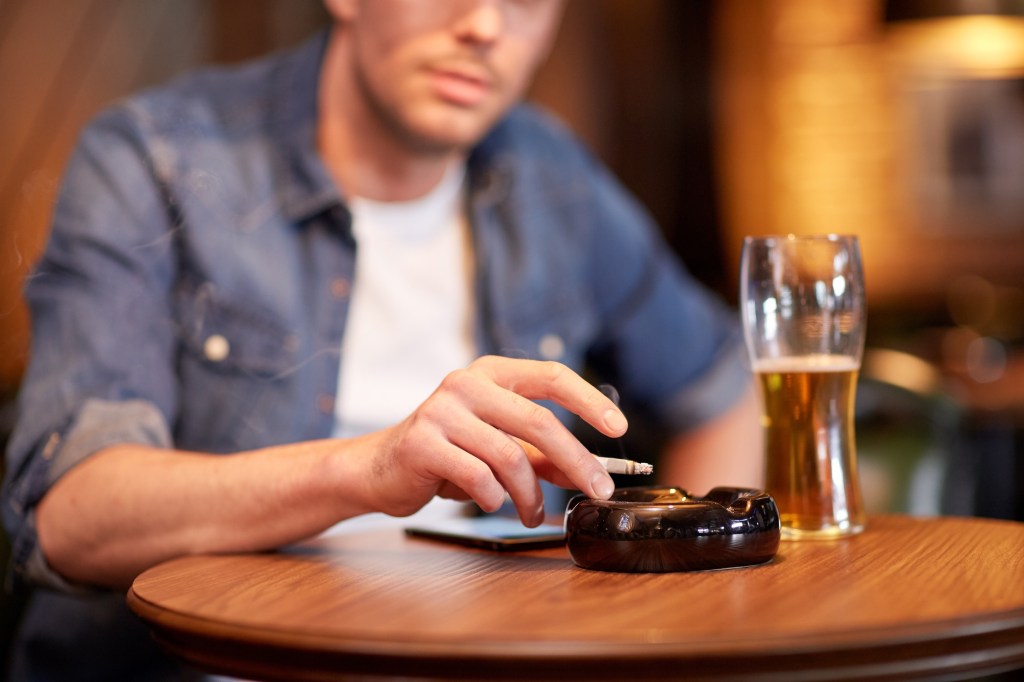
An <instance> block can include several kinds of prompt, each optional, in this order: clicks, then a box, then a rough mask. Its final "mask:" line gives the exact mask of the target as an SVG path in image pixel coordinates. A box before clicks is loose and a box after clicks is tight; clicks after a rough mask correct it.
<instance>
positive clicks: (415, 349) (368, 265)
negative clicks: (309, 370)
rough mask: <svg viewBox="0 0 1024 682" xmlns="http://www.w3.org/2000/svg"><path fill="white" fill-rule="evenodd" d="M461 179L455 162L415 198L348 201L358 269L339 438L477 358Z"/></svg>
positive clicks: (395, 413)
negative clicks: (435, 183) (391, 200)
mask: <svg viewBox="0 0 1024 682" xmlns="http://www.w3.org/2000/svg"><path fill="white" fill-rule="evenodd" d="M464 176H465V166H464V164H458V165H455V166H453V167H452V168H450V169H449V170H448V172H447V173H446V174H445V176H444V178H443V179H442V180H441V182H440V183H439V184H438V185H437V186H436V187H435V188H434V189H432V190H431V191H430V192H429V193H428V194H426V195H425V196H422V197H420V198H418V199H414V200H412V201H402V202H379V201H371V200H369V199H362V198H353V199H352V201H351V203H350V209H351V211H352V230H353V233H354V235H355V239H356V266H355V279H354V281H353V283H352V292H351V296H352V298H351V300H350V302H349V313H348V321H347V326H346V328H345V335H344V339H343V340H342V345H341V368H340V372H339V376H338V396H337V401H336V404H335V432H334V435H335V436H336V437H351V436H357V435H360V434H363V433H367V432H369V431H375V430H377V429H380V428H383V427H385V426H390V425H392V424H395V423H397V422H399V421H401V420H402V419H403V418H404V417H406V416H408V415H409V414H411V413H412V411H413V410H414V409H415V408H416V406H418V405H419V404H420V403H422V402H423V401H424V400H425V399H426V398H427V397H428V396H429V395H430V394H431V393H432V392H433V391H434V389H435V388H437V386H438V384H440V382H441V380H442V379H443V378H444V376H445V375H446V374H447V373H448V372H450V371H452V370H453V369H457V368H459V367H465V366H466V365H467V364H469V363H470V362H471V361H472V360H473V358H474V357H475V356H476V345H475V343H474V333H473V331H474V330H473V301H472V293H471V292H472V290H473V287H472V270H473V268H472V249H471V248H470V235H469V227H468V223H467V220H466V216H465V210H464V205H463V190H462V184H463V179H464Z"/></svg>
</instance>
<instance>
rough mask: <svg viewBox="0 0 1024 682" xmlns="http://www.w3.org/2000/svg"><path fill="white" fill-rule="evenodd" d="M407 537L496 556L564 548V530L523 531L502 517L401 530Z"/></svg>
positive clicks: (439, 521) (551, 526) (441, 522)
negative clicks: (449, 543)
mask: <svg viewBox="0 0 1024 682" xmlns="http://www.w3.org/2000/svg"><path fill="white" fill-rule="evenodd" d="M405 532H406V534H407V535H410V536H412V537H418V538H427V539H430V540H439V541H442V542H451V543H455V544H458V545H467V546H469V547H480V548H483V549H490V550H494V551H498V552H508V551H517V550H525V549H541V548H544V547H560V546H562V545H564V544H565V529H564V528H563V527H562V526H556V525H554V524H550V523H545V524H541V525H539V526H537V527H536V528H527V527H526V526H524V525H523V524H522V523H521V522H520V521H519V519H517V518H511V517H506V516H474V517H467V518H452V519H437V520H431V521H424V522H423V523H420V524H418V525H415V526H408V527H406V529H405Z"/></svg>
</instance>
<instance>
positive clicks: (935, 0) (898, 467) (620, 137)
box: [0, 0, 1024, 518]
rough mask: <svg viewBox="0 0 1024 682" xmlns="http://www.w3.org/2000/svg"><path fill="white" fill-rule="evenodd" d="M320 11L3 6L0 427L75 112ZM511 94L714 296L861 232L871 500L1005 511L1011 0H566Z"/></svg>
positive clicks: (1011, 271)
mask: <svg viewBox="0 0 1024 682" xmlns="http://www.w3.org/2000/svg"><path fill="white" fill-rule="evenodd" d="M325 23H326V15H325V12H324V10H323V8H322V6H321V4H320V2H319V1H318V0H74V1H71V2H69V1H67V0H3V2H0V102H2V104H0V439H2V435H3V434H4V433H6V431H7V430H8V429H9V427H10V423H11V421H12V420H13V410H12V407H11V401H12V400H13V396H14V394H15V392H16V390H17V386H18V383H19V380H20V377H21V375H22V372H23V371H24V368H25V363H26V361H27V353H28V320H27V315H26V311H25V309H24V307H23V304H22V302H21V298H20V289H21V282H22V280H23V278H24V276H25V275H26V273H27V272H28V270H29V268H30V266H31V264H32V263H33V261H34V260H35V259H36V258H37V256H38V254H39V253H40V251H41V249H42V247H43V245H44V243H45V240H46V236H47V230H48V221H49V215H50V211H51V207H52V204H53V200H54V196H55V192H56V190H57V186H58V183H59V181H60V176H61V172H62V168H63V165H64V163H65V161H66V159H67V157H68V154H69V152H70V150H71V147H72V145H73V144H74V141H75V138H76V135H77V132H78V130H79V129H80V128H81V126H82V125H83V124H84V123H85V122H86V121H87V120H88V119H89V118H90V117H91V116H92V115H93V114H94V113H95V112H96V111H97V110H98V109H100V108H101V107H103V106H104V105H106V104H108V103H110V102H111V101H113V100H115V99H117V98H119V97H121V96H123V95H124V94H126V93H129V92H131V91H134V90H137V89H139V88H142V87H145V86H149V85H153V84H157V83H160V82H162V81H165V80H167V79H168V78H170V77H172V76H174V75H175V74H177V73H179V72H181V71H184V70H187V69H191V68H194V67H196V66H199V65H202V64H206V63H229V62H235V61H239V60H242V59H245V58H248V57H251V56H255V55H259V54H262V53H265V52H268V51H270V50H274V49H279V48H283V47H287V46H290V45H293V44H295V43H297V42H299V41H300V40H302V39H303V38H304V37H306V36H308V35H310V34H311V33H312V32H314V31H316V30H318V28H320V27H321V26H323V25H324V24H325ZM533 97H534V99H535V100H537V101H539V102H540V103H542V104H543V105H545V106H547V107H549V108H550V109H552V110H554V111H555V112H556V113H558V114H559V115H561V116H562V117H563V118H564V119H565V120H566V121H567V122H568V123H569V125H571V126H572V127H573V128H575V129H576V130H577V131H578V132H579V134H580V135H582V136H583V138H584V139H585V140H586V141H587V142H588V143H589V144H590V145H591V146H592V147H593V149H594V151H595V152H596V153H597V155H598V156H600V157H601V158H602V159H604V160H605V162H607V163H608V164H609V165H610V166H611V167H612V168H613V169H614V170H615V172H616V173H617V174H618V175H619V176H620V177H621V179H622V180H623V181H624V182H625V183H626V184H627V185H628V186H629V187H630V188H631V189H632V190H633V191H634V192H635V193H636V194H637V195H638V196H639V197H640V198H641V199H642V200H643V201H644V202H645V203H646V205H647V206H648V207H649V209H650V210H651V212H652V213H653V214H654V216H655V218H656V219H657V220H658V222H659V223H660V225H661V226H662V228H663V229H664V232H665V234H666V236H667V238H668V241H669V243H670V244H671V246H672V248H674V249H676V250H677V251H678V252H679V254H680V255H681V256H682V258H683V260H684V261H685V262H686V263H687V265H688V266H689V267H690V269H691V270H692V271H693V272H694V273H695V274H696V276H697V277H699V278H700V279H701V280H703V281H704V282H706V283H707V284H708V285H709V286H710V287H712V288H714V289H715V290H716V291H718V292H719V293H720V294H721V295H722V296H723V297H724V298H725V299H726V300H727V301H729V302H730V303H735V296H736V279H737V266H738V261H739V248H740V244H741V242H742V238H743V236H744V235H747V234H760V233H788V232H793V233H820V232H844V233H855V234H857V235H859V236H860V238H861V240H862V247H863V255H864V262H865V267H866V274H867V284H868V298H869V309H870V312H869V320H870V321H869V349H868V352H867V355H866V358H865V365H864V370H863V373H862V378H861V385H860V389H859V391H860V392H859V395H858V426H859V431H858V441H859V449H860V453H861V459H862V477H863V479H864V487H865V492H866V494H867V496H868V504H869V508H870V509H871V510H872V511H908V512H910V513H917V514H929V513H937V512H940V511H941V512H946V513H964V514H979V515H989V516H1003V517H1016V518H1022V517H1024V509H1022V504H1024V503H1022V498H1024V493H1022V492H1021V491H1024V464H1022V462H1024V456H1022V454H1021V452H1022V448H1024V439H1022V438H1021V437H1020V434H1021V433H1022V430H1021V428H1020V427H1021V423H1022V419H1021V416H1022V414H1024V378H1022V377H1024V359H1022V358H1024V356H1022V355H1021V353H1020V349H1021V346H1022V338H1024V2H1020V1H1014V0H1001V1H1000V0H959V1H952V0H888V1H885V0H843V1H842V2H835V1H834V0H686V1H684V2H680V1H678V0H569V5H568V9H567V13H566V17H565V20H564V24H563V29H562V34H561V38H560V42H559V43H558V46H557V48H556V50H555V53H554V54H553V55H552V57H551V59H550V62H549V64H548V66H547V68H546V69H545V70H544V71H543V73H542V74H541V77H540V80H539V81H538V82H537V84H536V87H535V88H534V91H533Z"/></svg>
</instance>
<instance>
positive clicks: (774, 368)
mask: <svg viewBox="0 0 1024 682" xmlns="http://www.w3.org/2000/svg"><path fill="white" fill-rule="evenodd" d="M753 365H754V372H755V373H757V374H792V373H794V372H855V371H857V370H858V369H859V368H860V362H859V361H858V360H857V358H855V357H852V356H850V355H828V354H825V353H814V354H811V355H794V356H792V357H787V358H758V359H757V360H755V361H754V363H753Z"/></svg>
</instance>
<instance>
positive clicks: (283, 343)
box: [178, 284, 297, 377]
mask: <svg viewBox="0 0 1024 682" xmlns="http://www.w3.org/2000/svg"><path fill="white" fill-rule="evenodd" d="M178 320H179V323H180V325H181V326H180V328H181V335H182V345H183V348H184V352H185V354H187V355H189V356H191V357H192V358H193V359H194V360H195V361H196V362H198V363H200V364H203V365H205V366H207V367H208V368H209V369H210V371H216V372H223V373H231V372H240V373H243V374H249V375H253V376H260V377H273V376H275V375H279V374H282V373H284V372H286V371H287V370H288V367H289V366H291V365H292V363H293V362H294V358H293V357H292V355H293V352H294V350H295V346H296V343H297V339H296V337H295V335H294V334H293V333H291V332H290V331H289V330H288V328H287V327H286V326H285V325H284V324H283V323H282V322H281V321H280V320H279V319H277V318H276V317H275V316H274V315H272V314H271V313H270V312H268V311H265V310H263V309H261V308H260V307H258V306H257V305H255V304H254V303H253V302H250V301H242V300H232V299H230V298H227V297H224V296H221V295H218V294H216V293H215V289H214V287H213V285H210V284H204V285H202V286H200V287H198V288H197V289H196V290H194V291H193V292H191V293H186V294H185V295H183V296H182V297H181V298H180V299H179V301H178Z"/></svg>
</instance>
